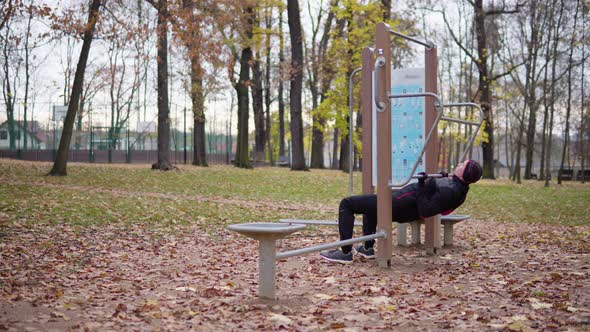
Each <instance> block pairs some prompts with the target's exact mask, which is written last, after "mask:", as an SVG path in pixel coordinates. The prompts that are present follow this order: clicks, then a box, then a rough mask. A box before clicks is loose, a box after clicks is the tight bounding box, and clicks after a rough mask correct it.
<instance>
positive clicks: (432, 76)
mask: <svg viewBox="0 0 590 332" xmlns="http://www.w3.org/2000/svg"><path fill="white" fill-rule="evenodd" d="M437 64H438V59H437V50H436V47H434V46H433V47H431V48H427V49H426V50H425V51H424V70H425V82H424V84H425V91H426V92H431V93H434V94H436V93H437V92H438V87H437V70H438V68H437ZM424 113H425V117H426V123H425V124H426V128H431V127H432V126H433V125H436V113H437V112H436V107H435V105H434V99H432V98H425V112H424ZM432 135H433V137H432V138H431V139H430V141H429V142H428V145H427V146H426V151H425V154H424V156H425V158H426V164H425V169H426V172H427V173H435V172H436V171H437V168H438V167H437V165H438V133H437V131H436V130H434V132H433V134H432ZM424 244H425V246H426V254H428V255H435V254H437V253H438V250H439V249H440V247H441V243H440V215H436V216H433V217H430V218H427V219H426V222H425V230H424Z"/></svg>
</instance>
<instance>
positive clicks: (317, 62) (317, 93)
mask: <svg viewBox="0 0 590 332" xmlns="http://www.w3.org/2000/svg"><path fill="white" fill-rule="evenodd" d="M337 4H338V1H337V0H332V1H331V2H330V10H329V12H328V17H327V18H326V21H325V22H324V31H323V32H322V38H321V40H320V43H319V45H318V48H317V54H313V61H314V62H313V64H312V70H313V73H312V75H313V82H312V83H311V84H310V85H311V89H310V90H311V96H312V107H313V110H314V112H313V113H312V123H313V124H312V134H311V162H310V167H311V168H324V167H325V165H324V131H325V130H326V119H325V117H324V115H323V114H320V113H319V112H317V111H316V110H317V108H318V106H319V102H321V101H323V99H324V94H325V93H326V90H327V87H326V83H325V82H326V80H329V81H331V78H332V76H333V74H332V72H333V70H331V71H325V70H322V69H324V64H325V61H326V60H325V54H326V51H327V49H328V41H329V39H330V31H331V27H332V22H333V21H334V17H335V13H334V11H333V10H332V7H334V6H336V5H337ZM318 18H319V17H318ZM318 25H319V20H318ZM312 43H313V45H312V47H314V46H315V40H312ZM314 49H315V48H314ZM318 84H319V85H320V86H319V88H318Z"/></svg>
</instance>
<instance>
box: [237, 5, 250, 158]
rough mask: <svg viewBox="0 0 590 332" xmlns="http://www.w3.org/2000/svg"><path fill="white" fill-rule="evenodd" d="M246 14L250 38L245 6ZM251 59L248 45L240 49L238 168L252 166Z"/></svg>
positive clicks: (248, 26) (247, 13) (248, 14)
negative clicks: (250, 138)
mask: <svg viewBox="0 0 590 332" xmlns="http://www.w3.org/2000/svg"><path fill="white" fill-rule="evenodd" d="M246 15H247V16H248V19H247V25H246V37H247V38H248V40H249V39H251V38H252V35H253V34H252V27H253V24H254V9H253V8H252V7H247V8H246ZM251 61H252V49H251V48H250V46H248V47H244V48H243V49H242V55H241V56H240V77H239V79H238V83H237V84H236V85H235V86H234V88H235V89H236V94H237V96H238V137H237V142H236V145H237V146H236V159H235V161H234V165H235V166H236V167H240V168H252V164H251V163H250V156H249V155H248V119H249V116H250V114H249V106H250V105H249V103H250V99H249V98H248V87H249V86H250V84H251V82H250V62H251Z"/></svg>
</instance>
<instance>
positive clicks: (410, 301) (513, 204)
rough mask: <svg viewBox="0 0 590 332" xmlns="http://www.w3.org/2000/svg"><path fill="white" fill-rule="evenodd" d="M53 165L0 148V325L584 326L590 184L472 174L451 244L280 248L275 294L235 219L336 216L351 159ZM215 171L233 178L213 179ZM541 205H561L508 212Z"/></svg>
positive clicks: (315, 236)
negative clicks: (4, 156) (361, 249)
mask: <svg viewBox="0 0 590 332" xmlns="http://www.w3.org/2000/svg"><path fill="white" fill-rule="evenodd" d="M48 168H49V166H48V165H47V164H31V163H23V162H14V161H4V160H0V255H1V257H0V330H26V331H35V330H42V331H45V330H90V331H102V330H121V331H129V330H158V329H159V330H191V329H192V330H200V331H216V330H225V331H249V330H264V331H268V330H294V331H317V330H343V331H362V330H443V329H448V330H472V331H475V330H512V331H521V330H522V331H527V330H567V329H570V330H581V331H583V330H589V329H590V255H589V253H590V217H589V216H588V214H584V212H586V213H590V211H588V202H590V200H588V199H587V198H588V193H589V192H590V187H589V186H588V185H585V186H584V185H579V184H567V185H566V186H563V187H559V188H552V189H550V190H545V189H543V188H542V187H541V186H539V185H538V184H537V183H530V184H526V185H525V186H523V187H518V186H513V185H510V184H508V183H506V182H504V183H484V184H482V185H478V186H474V188H473V192H472V193H471V194H470V198H469V199H468V202H467V203H466V204H465V207H464V208H463V209H464V210H462V212H465V213H470V214H472V215H475V216H476V218H474V219H472V220H470V221H467V222H464V223H461V224H459V225H458V226H457V227H456V231H455V246H454V247H452V248H445V249H443V250H442V253H441V254H440V255H438V256H435V257H430V256H426V255H424V250H423V248H422V247H420V246H418V247H409V248H395V252H394V256H393V258H392V263H393V266H392V268H391V269H387V270H384V269H380V268H378V267H376V266H375V264H374V262H372V261H365V260H362V259H358V258H355V262H354V264H353V265H348V266H342V265H336V264H329V263H327V262H324V261H323V260H321V259H320V258H319V257H318V255H317V254H310V255H305V256H298V257H294V258H290V259H287V260H283V261H281V262H279V263H278V280H277V285H278V290H277V294H278V297H279V299H278V300H277V301H275V302H271V301H264V300H259V299H258V298H257V287H258V272H257V259H258V255H257V246H256V243H255V242H254V241H251V240H249V239H247V238H244V237H241V236H239V235H236V234H234V233H231V232H228V231H226V230H225V225H227V224H231V223H235V222H246V221H260V220H263V221H272V220H276V219H278V218H281V217H303V218H334V217H335V210H336V204H337V202H338V198H339V197H341V196H344V195H345V194H346V188H347V186H346V181H347V178H346V175H342V174H341V173H339V172H330V171H322V172H315V171H314V172H306V173H295V172H289V171H288V170H274V169H267V170H266V173H267V174H266V175H264V173H263V171H261V170H255V171H252V172H250V173H247V172H244V171H242V170H236V171H235V172H234V171H233V170H232V169H231V168H226V167H220V168H212V169H210V170H201V169H200V170H192V169H191V168H187V169H183V171H182V172H175V173H169V174H165V173H159V172H150V171H144V170H143V169H141V168H138V167H137V166H133V167H115V166H87V165H70V176H71V177H70V176H68V177H66V178H47V177H44V176H43V173H44V172H46V171H47V170H48ZM208 172H210V173H211V178H210V179H209V180H210V181H217V182H223V181H224V180H223V174H226V177H228V178H231V179H232V180H233V181H234V184H233V186H232V185H227V184H225V185H227V189H226V190H225V191H223V190H221V189H219V188H220V187H223V186H224V185H222V184H221V183H211V184H209V183H208V181H207V178H206V177H207V175H208V174H209V173H208ZM261 173H262V174H261ZM149 177H153V178H149ZM258 177H260V178H264V177H267V178H271V179H267V180H261V181H262V183H263V186H260V187H258V186H257V185H256V183H255V182H254V183H252V182H251V181H254V180H255V179H257V178H258ZM306 177H308V178H309V179H307V178H306ZM193 178H194V179H193ZM252 178H254V179H252ZM134 181H135V182H136V185H134V184H133V182H134ZM169 181H172V182H175V183H176V185H172V184H171V183H169ZM267 181H271V182H273V181H274V182H276V184H275V185H276V186H278V187H281V188H282V190H281V189H280V188H279V189H277V188H276V187H274V188H271V187H270V186H271V184H270V183H269V182H267ZM199 186H201V187H199ZM264 186H267V187H268V188H266V187H264ZM301 187H303V188H301ZM508 187H512V188H513V191H515V192H516V193H520V194H521V195H517V194H514V193H511V194H509V193H505V194H504V193H503V191H505V190H506V188H508ZM248 191H250V192H252V193H255V194H252V196H250V195H249V194H248ZM283 191H286V192H288V193H290V194H292V196H289V195H284V194H283ZM309 192H314V193H315V195H317V197H316V198H314V199H308V198H307V196H309V195H311V194H308V193H309ZM523 193H526V194H525V196H527V197H520V196H522V194H523ZM312 196H313V195H312ZM505 196H509V197H513V198H512V199H509V200H504V199H503V198H504V197H505ZM557 196H559V197H557ZM562 196H565V197H567V199H568V200H569V201H571V202H568V205H565V206H564V204H561V203H562V201H561V199H562V198H561V197H562ZM494 197H495V198H494ZM486 198H487V199H494V200H495V202H494V204H491V203H489V202H487V201H486ZM539 199H540V200H542V202H541V204H539V202H538V201H537V200H539ZM517 200H522V201H517ZM527 202H528V203H527ZM525 204H528V205H526V206H522V205H525ZM537 205H545V206H546V207H545V209H546V210H545V211H554V212H553V213H552V212H546V213H545V214H544V215H541V217H539V216H538V214H537V213H538V212H530V213H529V214H528V215H527V216H526V217H523V219H515V218H514V217H512V219H508V220H507V219H506V218H511V217H510V216H517V214H511V213H514V212H510V211H513V210H517V211H524V212H527V211H528V209H527V206H528V207H529V209H531V210H532V209H536V206H537ZM493 206H496V209H497V214H496V215H494V213H493V212H494V211H493ZM475 207H478V211H475ZM572 209H577V211H571V210H572ZM580 209H581V211H580ZM482 211H483V212H482ZM477 213H484V214H485V215H486V216H487V215H490V217H489V218H481V217H479V216H478V214H477ZM507 215H508V217H507ZM571 218H574V219H575V220H570V219H571ZM523 221H528V222H523ZM531 221H532V222H531ZM570 225H575V226H570ZM333 240H336V229H332V228H328V229H326V228H315V229H309V230H306V231H304V232H302V233H299V234H296V235H294V236H292V237H290V238H288V239H286V240H284V241H282V244H281V247H280V248H279V250H281V251H282V250H290V249H295V248H300V247H303V246H309V245H314V244H318V243H324V242H328V241H333Z"/></svg>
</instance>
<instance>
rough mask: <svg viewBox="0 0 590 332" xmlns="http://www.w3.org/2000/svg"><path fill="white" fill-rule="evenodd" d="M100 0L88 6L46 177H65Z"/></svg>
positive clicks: (93, 0) (94, 0) (93, 1)
mask: <svg viewBox="0 0 590 332" xmlns="http://www.w3.org/2000/svg"><path fill="white" fill-rule="evenodd" d="M100 5H101V0H92V3H91V4H90V12H89V14H88V24H87V25H86V26H87V29H86V31H84V41H83V43H82V50H81V51H80V58H79V59H78V66H77V67H76V75H75V76H74V85H73V87H72V94H71V96H70V101H69V104H68V112H67V113H66V119H65V121H64V126H63V131H62V134H61V139H60V141H59V148H58V150H57V154H56V157H55V162H54V163H53V167H52V168H51V171H49V174H48V175H52V176H65V175H67V163H68V152H69V149H70V140H71V139H72V132H73V129H74V120H75V118H76V112H77V111H78V106H79V100H80V96H81V94H82V85H83V83H84V72H85V71H86V63H87V62H88V55H89V53H90V44H91V43H92V37H93V35H94V30H95V27H96V21H97V20H98V14H99V12H98V11H99V9H100Z"/></svg>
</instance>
